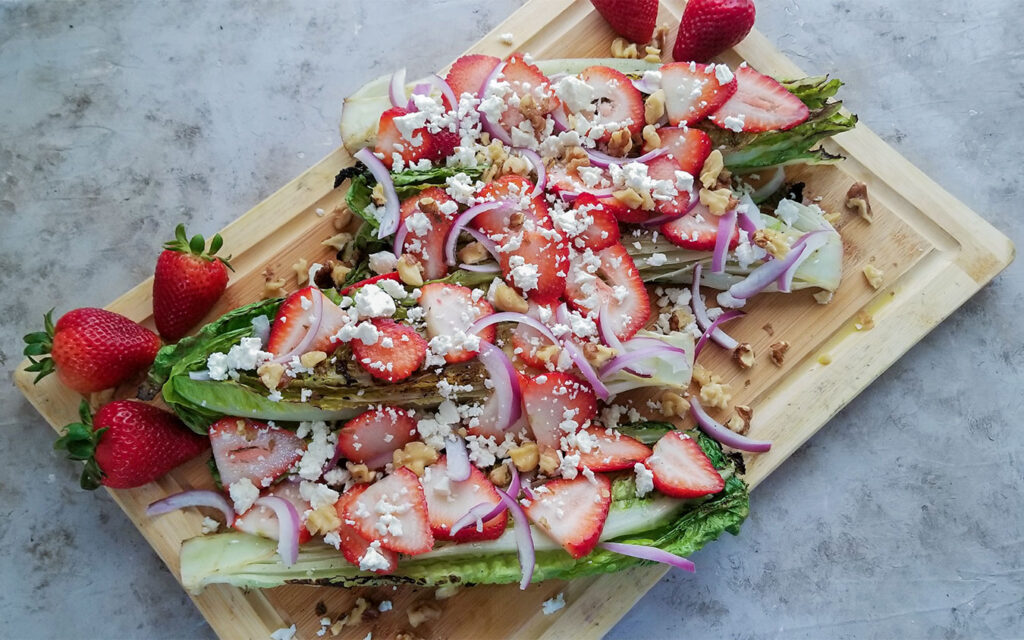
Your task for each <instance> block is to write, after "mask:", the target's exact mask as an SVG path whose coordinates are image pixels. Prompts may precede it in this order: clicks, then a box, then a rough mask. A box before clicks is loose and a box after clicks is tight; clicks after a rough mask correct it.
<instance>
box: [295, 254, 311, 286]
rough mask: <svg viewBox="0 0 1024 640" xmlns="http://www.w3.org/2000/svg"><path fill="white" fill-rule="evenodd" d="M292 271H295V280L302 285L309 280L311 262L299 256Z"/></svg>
mask: <svg viewBox="0 0 1024 640" xmlns="http://www.w3.org/2000/svg"><path fill="white" fill-rule="evenodd" d="M292 271H294V272H295V281H296V282H298V283H299V286H300V287H301V286H302V285H304V284H306V283H307V282H309V263H308V262H306V259H305V258H299V259H298V260H297V261H296V262H295V264H293V265H292Z"/></svg>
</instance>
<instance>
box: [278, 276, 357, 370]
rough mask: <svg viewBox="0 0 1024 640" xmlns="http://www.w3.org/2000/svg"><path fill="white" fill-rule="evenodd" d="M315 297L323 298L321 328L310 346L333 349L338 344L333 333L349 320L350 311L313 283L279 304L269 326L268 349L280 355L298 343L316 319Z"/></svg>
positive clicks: (326, 349)
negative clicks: (335, 302)
mask: <svg viewBox="0 0 1024 640" xmlns="http://www.w3.org/2000/svg"><path fill="white" fill-rule="evenodd" d="M316 298H320V308H321V312H320V313H321V317H322V319H321V321H320V329H319V330H318V331H317V334H316V336H315V337H314V338H313V341H312V342H310V344H309V346H308V347H307V350H308V351H327V352H330V351H333V350H334V348H335V347H337V345H338V340H337V339H336V338H334V334H336V333H337V332H338V330H339V329H341V328H342V327H343V326H344V325H345V324H346V323H347V322H348V314H347V313H345V311H344V310H342V309H341V307H339V306H338V305H336V304H334V303H333V302H331V300H330V298H328V297H327V296H325V295H324V294H323V293H322V292H321V291H320V290H319V289H317V288H316V287H314V286H312V285H310V286H308V287H306V288H304V289H299V290H298V291H296V292H295V293H293V294H291V295H290V296H288V297H287V298H285V300H284V302H282V303H281V306H280V307H278V309H277V315H276V316H275V317H274V323H273V325H271V327H270V337H269V338H267V347H266V350H267V351H269V352H270V353H272V354H274V355H275V356H280V355H284V354H286V353H289V352H290V351H292V350H293V349H295V347H297V346H299V344H300V343H301V342H302V339H303V338H304V337H305V336H306V333H307V332H308V331H309V327H310V326H311V325H312V323H313V322H314V321H315V317H314V312H313V309H314V308H315V304H314V300H315V299H316ZM299 355H301V354H299Z"/></svg>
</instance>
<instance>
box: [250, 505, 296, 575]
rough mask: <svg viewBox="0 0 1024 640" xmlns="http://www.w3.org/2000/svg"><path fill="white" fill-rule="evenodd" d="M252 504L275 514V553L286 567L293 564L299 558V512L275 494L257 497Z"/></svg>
mask: <svg viewBox="0 0 1024 640" xmlns="http://www.w3.org/2000/svg"><path fill="white" fill-rule="evenodd" d="M253 504H254V505H257V506H261V507H267V508H268V509H270V510H271V511H273V512H274V515H275V516H277V524H278V527H280V529H279V533H278V539H277V554H278V555H279V556H281V561H282V562H283V563H284V565H285V566H286V567H290V566H292V565H293V564H295V563H296V562H297V561H298V559H299V527H300V526H301V524H300V520H299V512H298V511H296V510H295V505H293V504H292V503H291V502H288V501H287V500H285V499H284V498H278V497H277V496H263V497H262V498H257V499H256V502H254V503H253Z"/></svg>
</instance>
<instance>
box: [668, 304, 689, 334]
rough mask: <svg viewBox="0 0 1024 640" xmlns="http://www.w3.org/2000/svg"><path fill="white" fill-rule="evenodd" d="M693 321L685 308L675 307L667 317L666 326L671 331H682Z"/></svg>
mask: <svg viewBox="0 0 1024 640" xmlns="http://www.w3.org/2000/svg"><path fill="white" fill-rule="evenodd" d="M693 322H694V317H693V314H692V313H690V312H689V311H687V310H686V309H676V310H675V311H673V312H672V315H671V316H669V318H668V328H669V329H671V330H672V331H682V330H683V329H685V328H686V327H688V326H690V325H691V324H692V323H693Z"/></svg>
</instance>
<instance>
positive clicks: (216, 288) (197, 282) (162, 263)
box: [153, 224, 234, 342]
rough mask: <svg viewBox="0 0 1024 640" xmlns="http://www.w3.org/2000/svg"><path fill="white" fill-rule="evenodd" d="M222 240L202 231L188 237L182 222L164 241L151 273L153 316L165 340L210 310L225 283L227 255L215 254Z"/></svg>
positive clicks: (174, 337) (172, 338) (179, 335)
mask: <svg viewBox="0 0 1024 640" xmlns="http://www.w3.org/2000/svg"><path fill="white" fill-rule="evenodd" d="M223 244H224V240H223V238H221V237H220V234H219V233H218V234H215V235H214V236H213V238H211V239H210V246H209V248H207V246H206V240H205V239H204V238H203V236H201V235H198V234H197V235H194V236H192V238H191V239H189V238H188V237H187V236H186V235H185V225H183V224H179V225H178V226H177V227H176V228H175V229H174V240H172V241H170V242H168V243H166V244H165V245H164V251H163V253H161V254H160V257H159V259H157V262H156V272H155V273H154V275H153V320H154V322H156V328H157V331H159V332H160V335H161V336H162V337H163V338H164V339H165V340H168V341H171V342H173V341H175V340H178V339H180V338H182V337H184V336H185V334H186V333H188V331H189V330H190V329H191V328H192V327H194V326H196V324H198V323H199V321H200V320H202V319H203V317H204V316H205V315H206V314H207V313H209V311H210V309H212V308H213V305H214V304H216V302H217V300H219V299H220V297H221V295H222V294H223V293H224V289H226V288H227V285H228V269H231V270H232V271H234V269H232V267H231V264H230V263H229V262H228V260H230V259H231V256H228V257H227V258H221V257H219V256H216V255H215V254H216V253H217V252H218V251H219V250H220V248H221V246H222V245H223Z"/></svg>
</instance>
